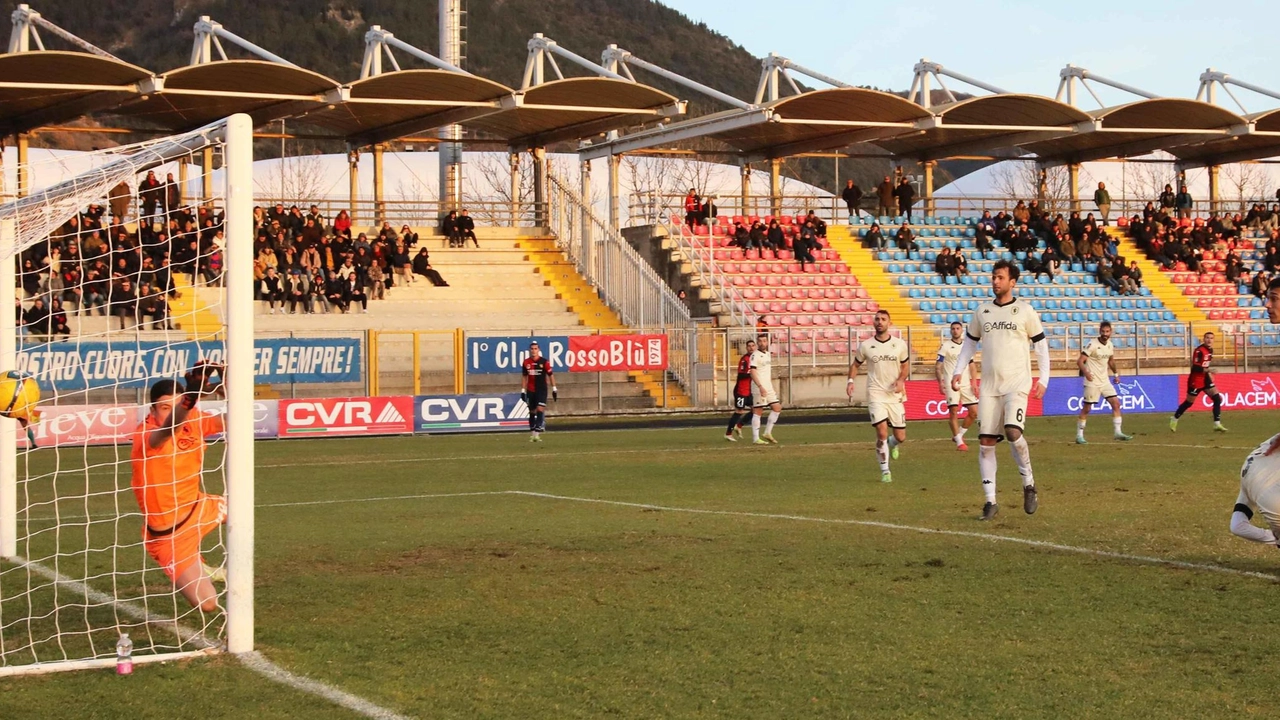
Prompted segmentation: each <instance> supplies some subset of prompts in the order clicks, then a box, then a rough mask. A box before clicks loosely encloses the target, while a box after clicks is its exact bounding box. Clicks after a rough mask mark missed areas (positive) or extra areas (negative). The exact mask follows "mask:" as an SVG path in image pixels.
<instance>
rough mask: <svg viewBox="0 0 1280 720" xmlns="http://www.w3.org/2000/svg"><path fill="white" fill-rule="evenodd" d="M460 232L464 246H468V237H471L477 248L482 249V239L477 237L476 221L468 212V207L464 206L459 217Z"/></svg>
mask: <svg viewBox="0 0 1280 720" xmlns="http://www.w3.org/2000/svg"><path fill="white" fill-rule="evenodd" d="M458 233H459V234H460V235H461V236H462V247H466V246H467V238H470V239H471V242H472V243H474V244H475V246H476V249H477V250H478V249H480V241H479V240H477V239H476V221H475V220H472V219H471V216H470V215H468V214H467V210H466V208H463V210H462V215H461V216H459V217H458Z"/></svg>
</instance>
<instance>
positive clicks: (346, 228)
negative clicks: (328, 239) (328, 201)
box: [333, 210, 351, 237]
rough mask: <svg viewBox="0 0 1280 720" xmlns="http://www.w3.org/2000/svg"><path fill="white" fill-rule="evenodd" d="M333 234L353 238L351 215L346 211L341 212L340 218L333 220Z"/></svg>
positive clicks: (339, 213)
mask: <svg viewBox="0 0 1280 720" xmlns="http://www.w3.org/2000/svg"><path fill="white" fill-rule="evenodd" d="M333 232H334V234H335V235H346V236H347V237H351V214H350V213H348V212H347V211H346V210H341V211H339V212H338V217H336V218H334V219H333Z"/></svg>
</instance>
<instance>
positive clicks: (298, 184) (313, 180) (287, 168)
mask: <svg viewBox="0 0 1280 720" xmlns="http://www.w3.org/2000/svg"><path fill="white" fill-rule="evenodd" d="M324 182H325V173H324V160H322V159H321V158H320V156H319V155H298V156H295V157H285V158H280V160H279V161H277V162H276V163H274V164H272V165H271V167H270V168H269V169H268V170H267V171H266V172H265V173H254V189H255V194H258V195H260V196H265V197H269V198H274V199H276V200H278V201H280V202H283V203H284V204H286V205H289V204H294V203H296V204H299V205H303V204H310V203H312V202H314V201H315V200H317V199H318V198H319V197H320V196H321V194H322V193H323V192H324V191H325V186H324Z"/></svg>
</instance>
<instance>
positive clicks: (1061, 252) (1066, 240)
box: [1058, 234, 1076, 262]
mask: <svg viewBox="0 0 1280 720" xmlns="http://www.w3.org/2000/svg"><path fill="white" fill-rule="evenodd" d="M1058 257H1059V258H1061V259H1062V260H1064V261H1066V262H1071V261H1073V260H1075V257H1076V241H1075V240H1072V239H1071V235H1070V234H1066V235H1062V236H1061V237H1059V238H1058Z"/></svg>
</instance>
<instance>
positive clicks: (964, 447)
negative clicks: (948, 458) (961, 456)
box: [956, 443, 969, 452]
mask: <svg viewBox="0 0 1280 720" xmlns="http://www.w3.org/2000/svg"><path fill="white" fill-rule="evenodd" d="M956 450H958V451H960V452H969V446H968V445H965V444H964V443H960V444H959V445H956Z"/></svg>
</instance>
